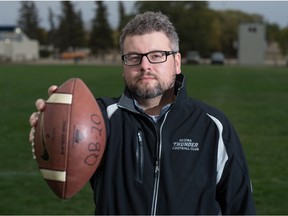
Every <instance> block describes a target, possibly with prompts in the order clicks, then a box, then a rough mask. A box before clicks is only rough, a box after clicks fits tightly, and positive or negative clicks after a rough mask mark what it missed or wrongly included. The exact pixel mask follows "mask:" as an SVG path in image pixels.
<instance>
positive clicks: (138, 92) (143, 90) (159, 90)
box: [124, 74, 176, 99]
mask: <svg viewBox="0 0 288 216" xmlns="http://www.w3.org/2000/svg"><path fill="white" fill-rule="evenodd" d="M149 75H150V76H152V77H154V79H155V80H154V81H156V83H155V84H153V85H152V84H151V83H144V84H139V83H138V82H136V83H134V84H131V83H129V82H128V81H127V80H126V79H125V78H124V82H125V85H126V86H127V88H128V89H129V90H130V92H131V93H132V94H133V95H134V96H135V97H138V98H142V99H151V98H155V97H157V96H159V95H162V94H164V93H165V92H166V91H167V90H169V89H171V88H172V87H173V86H174V83H175V79H176V74H174V75H173V77H172V79H171V81H170V82H167V83H165V82H163V81H162V82H160V81H159V80H158V79H157V76H155V75H153V74H149ZM140 78H141V76H139V77H138V78H136V80H138V79H140ZM154 81H153V82H154Z"/></svg>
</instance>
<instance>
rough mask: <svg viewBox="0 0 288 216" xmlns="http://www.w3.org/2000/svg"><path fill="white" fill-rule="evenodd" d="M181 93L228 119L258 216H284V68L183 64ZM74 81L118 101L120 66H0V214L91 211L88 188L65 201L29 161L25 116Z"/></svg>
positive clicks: (287, 75) (287, 116) (287, 76)
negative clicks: (238, 142)
mask: <svg viewBox="0 0 288 216" xmlns="http://www.w3.org/2000/svg"><path fill="white" fill-rule="evenodd" d="M182 71H183V73H184V74H185V75H186V76H187V79H186V80H187V89H188V94H189V95H191V96H193V97H195V98H197V99H200V100H202V101H205V102H207V103H209V104H211V105H213V106H215V107H217V108H219V109H220V110H222V111H223V112H224V113H226V115H227V116H228V117H229V119H230V120H231V122H232V123H233V125H234V126H235V128H236V130H237V131H238V133H239V136H240V138H241V140H242V143H243V147H244V151H245V153H246V157H247V160H248V163H249V170H250V175H251V178H252V182H253V188H254V198H255V202H256V207H257V212H258V214H287V213H288V206H287V205H286V201H287V200H288V194H287V191H288V170H287V164H288V157H287V156H288V149H287V143H288V131H287V129H288V84H287V81H288V69H287V68H284V67H237V66H226V67H217V66H216V67H214V66H183V67H182ZM70 77H80V78H82V79H83V80H84V82H85V83H86V84H87V85H88V86H89V88H90V89H91V90H92V92H93V93H94V94H95V96H96V97H99V96H113V97H114V96H118V95H120V94H121V91H122V89H123V84H122V76H121V67H120V66H81V65H45V66H40V65H0V101H1V104H0V114H1V118H0V123H1V124H0V125H1V126H0V134H1V136H0V152H1V154H2V156H1V157H0V198H1V202H0V214H93V213H94V204H93V193H92V191H91V189H90V186H89V184H87V185H86V187H85V188H84V189H83V190H82V191H81V192H80V193H79V194H77V195H76V196H75V197H73V198H72V199H70V200H60V199H58V198H57V197H56V196H55V195H54V194H53V192H51V190H50V189H49V188H48V186H47V184H46V183H45V181H44V180H43V178H42V177H41V175H40V173H39V171H38V168H37V164H36V162H35V161H34V160H33V159H32V153H31V146H30V143H29V141H28V133H29V130H30V126H29V123H28V119H29V116H30V114H31V112H32V111H34V110H35V106H34V103H35V100H36V99H37V98H47V88H48V87H49V86H50V85H52V84H58V85H59V84H61V83H63V82H64V81H65V80H66V79H68V78H70Z"/></svg>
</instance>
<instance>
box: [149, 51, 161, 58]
mask: <svg viewBox="0 0 288 216" xmlns="http://www.w3.org/2000/svg"><path fill="white" fill-rule="evenodd" d="M150 57H151V58H152V59H161V58H162V57H163V53H160V52H159V53H151V55H150Z"/></svg>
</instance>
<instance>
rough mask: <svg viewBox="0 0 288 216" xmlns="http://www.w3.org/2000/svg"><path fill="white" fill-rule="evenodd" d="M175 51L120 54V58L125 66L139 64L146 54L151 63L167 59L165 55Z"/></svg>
mask: <svg viewBox="0 0 288 216" xmlns="http://www.w3.org/2000/svg"><path fill="white" fill-rule="evenodd" d="M176 53H178V52H177V51H152V52H148V53H143V54H140V53H131V54H126V55H122V60H123V62H124V64H125V65H127V66H135V65H139V64H141V62H142V59H143V56H146V57H147V59H148V61H149V62H150V63H151V64H158V63H163V62H166V61H167V56H169V55H172V54H173V55H174V54H176Z"/></svg>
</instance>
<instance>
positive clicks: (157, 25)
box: [119, 11, 179, 54]
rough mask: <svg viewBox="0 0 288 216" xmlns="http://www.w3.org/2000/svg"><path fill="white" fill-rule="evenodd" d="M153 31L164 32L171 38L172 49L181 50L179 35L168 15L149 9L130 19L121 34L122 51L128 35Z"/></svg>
mask: <svg viewBox="0 0 288 216" xmlns="http://www.w3.org/2000/svg"><path fill="white" fill-rule="evenodd" d="M153 31H158V32H163V33H164V34H165V35H166V36H167V37H168V39H169V40H170V45H171V49H172V50H173V51H179V37H178V34H177V32H176V28H175V27H174V25H173V24H172V22H171V21H170V20H169V18H168V16H166V15H164V14H163V13H161V12H152V11H147V12H145V13H143V14H138V15H136V16H135V17H134V18H132V19H130V20H129V22H128V23H127V24H126V26H125V27H124V28H123V29H122V31H121V34H120V40H119V43H120V51H121V53H122V54H124V53H123V52H124V50H123V49H124V48H123V46H124V41H125V39H126V37H127V36H133V35H143V34H147V33H150V32H153Z"/></svg>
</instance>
